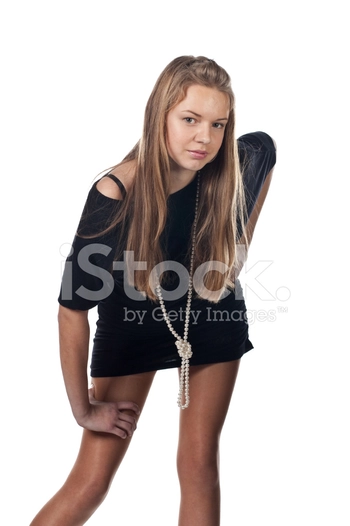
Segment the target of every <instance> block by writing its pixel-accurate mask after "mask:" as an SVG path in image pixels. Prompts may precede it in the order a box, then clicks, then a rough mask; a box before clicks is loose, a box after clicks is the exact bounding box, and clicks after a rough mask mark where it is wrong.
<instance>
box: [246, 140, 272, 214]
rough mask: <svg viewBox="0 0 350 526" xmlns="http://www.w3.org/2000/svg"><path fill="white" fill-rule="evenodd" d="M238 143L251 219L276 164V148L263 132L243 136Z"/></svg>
mask: <svg viewBox="0 0 350 526" xmlns="http://www.w3.org/2000/svg"><path fill="white" fill-rule="evenodd" d="M237 142H238V152H239V159H240V165H241V171H242V176H243V185H244V191H245V199H246V205H247V215H248V218H249V216H250V214H251V213H252V211H253V208H254V205H255V203H256V201H257V199H258V197H259V194H260V191H261V189H262V187H263V184H264V182H265V179H266V177H267V175H268V173H269V172H270V171H271V169H272V168H273V167H274V165H275V164H276V148H275V145H274V142H273V140H272V138H271V137H270V136H269V135H268V134H267V133H264V132H261V131H258V132H254V133H247V134H246V135H242V136H241V137H239V139H238V141H237Z"/></svg>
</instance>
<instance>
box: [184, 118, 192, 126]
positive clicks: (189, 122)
mask: <svg viewBox="0 0 350 526" xmlns="http://www.w3.org/2000/svg"><path fill="white" fill-rule="evenodd" d="M184 121H185V122H187V123H188V124H193V123H194V118H193V117H185V119H184Z"/></svg>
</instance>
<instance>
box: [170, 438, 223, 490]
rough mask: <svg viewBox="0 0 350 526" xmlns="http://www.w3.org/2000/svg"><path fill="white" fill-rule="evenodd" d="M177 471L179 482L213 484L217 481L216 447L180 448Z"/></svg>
mask: <svg viewBox="0 0 350 526" xmlns="http://www.w3.org/2000/svg"><path fill="white" fill-rule="evenodd" d="M177 471H178V476H179V480H180V484H201V485H204V486H211V487H212V486H215V485H216V484H218V482H219V463H218V448H217V447H210V448H206V447H197V448H194V449H192V450H191V449H187V448H186V449H180V450H179V452H178V456H177Z"/></svg>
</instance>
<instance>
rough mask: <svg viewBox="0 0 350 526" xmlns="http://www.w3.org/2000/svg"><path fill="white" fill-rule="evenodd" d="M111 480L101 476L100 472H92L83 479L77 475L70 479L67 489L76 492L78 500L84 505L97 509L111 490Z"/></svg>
mask: <svg viewBox="0 0 350 526" xmlns="http://www.w3.org/2000/svg"><path fill="white" fill-rule="evenodd" d="M111 482H112V481H111V480H109V479H107V478H105V477H101V476H100V475H99V474H96V475H94V474H90V475H89V476H88V477H84V478H83V479H81V480H77V479H76V478H75V477H74V478H72V479H68V481H67V484H66V489H67V490H68V491H69V492H74V494H75V495H76V501H78V500H79V501H80V502H81V505H82V506H83V507H86V506H88V507H91V508H92V509H96V508H97V507H98V506H99V505H100V504H101V503H102V502H103V500H104V499H105V497H106V496H107V493H108V491H109V488H110V485H111Z"/></svg>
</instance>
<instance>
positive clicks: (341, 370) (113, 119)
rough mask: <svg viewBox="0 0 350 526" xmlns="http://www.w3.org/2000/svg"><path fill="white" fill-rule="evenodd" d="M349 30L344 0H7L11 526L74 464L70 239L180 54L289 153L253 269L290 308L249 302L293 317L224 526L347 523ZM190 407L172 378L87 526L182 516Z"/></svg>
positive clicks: (264, 359) (243, 387)
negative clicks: (224, 84) (62, 312)
mask: <svg viewBox="0 0 350 526" xmlns="http://www.w3.org/2000/svg"><path fill="white" fill-rule="evenodd" d="M346 19H347V15H346V14H345V2H341V1H339V0H335V1H333V2H324V1H322V0H321V1H318V2H314V1H308V0H304V1H300V0H299V1H294V2H289V3H287V2H277V1H275V2H274V1H271V0H265V1H263V2H261V1H257V0H255V1H250V2H239V3H238V2H234V1H230V2H228V1H227V2H225V1H220V0H218V1H216V2H206V1H202V2H189V1H183V0H178V1H177V2H174V3H171V4H170V3H167V2H156V1H152V0H151V1H149V2H141V1H137V0H136V1H134V2H120V1H105V0H100V1H99V2H92V1H89V0H85V1H84V2H82V1H76V0H71V1H70V2H68V1H65V0H63V1H62V0H61V1H60V2H52V1H45V2H44V1H42V2H40V1H37V0H32V1H31V2H24V1H16V0H12V1H11V2H9V1H8V2H2V4H1V10H0V39H1V42H0V44H1V76H2V80H1V99H0V101H1V116H0V119H1V122H0V126H1V196H2V206H1V216H2V219H1V229H2V236H1V252H2V255H1V265H2V272H1V276H2V278H1V298H2V314H1V326H2V328H1V344H2V345H1V347H2V352H1V370H2V411H1V428H2V430H1V474H2V477H1V478H2V481H3V482H4V484H3V492H2V505H1V512H0V513H1V516H0V522H1V523H6V524H7V525H9V526H11V525H14V526H21V525H24V526H25V525H28V524H29V522H30V521H31V519H32V518H33V516H34V515H35V513H36V512H37V511H38V510H39V508H40V507H41V506H42V505H43V504H44V503H45V502H46V500H47V499H48V498H49V497H51V495H52V494H53V493H54V492H55V491H56V490H57V489H58V487H59V486H60V484H61V483H62V482H63V481H64V479H65V477H66V476H67V474H68V471H69V470H70V468H71V466H72V463H73V461H74V459H75V456H76V453H77V448H78V446H79V441H80V435H81V429H80V428H79V427H78V426H77V425H76V423H75V421H74V419H73V417H72V416H71V412H70V408H69V405H68V402H67V399H66V394H65V390H64V385H63V381H62V377H61V372H60V367H59V358H58V340H57V324H56V313H57V301H56V298H57V295H58V290H59V283H60V272H61V262H62V260H63V257H62V255H61V254H60V247H61V245H63V244H64V243H68V242H70V241H71V240H72V236H73V234H74V231H75V228H76V225H77V222H78V219H79V215H80V212H81V209H82V206H83V204H84V201H85V197H86V194H87V192H88V190H89V188H90V185H91V183H92V181H93V180H94V178H95V177H96V175H97V174H98V173H99V172H100V171H102V170H104V169H105V168H108V167H109V166H111V165H113V164H115V163H117V162H118V161H119V160H120V159H121V158H122V157H123V156H124V155H125V154H126V153H127V152H128V151H129V150H130V149H131V147H132V146H133V145H134V143H135V142H136V141H137V139H138V137H139V135H140V130H141V126H142V117H143V109H144V106H145V103H146V100H147V98H148V95H149V93H150V91H151V89H152V87H153V84H154V82H155V80H156V78H157V76H158V74H159V73H160V71H161V70H162V69H163V68H164V67H165V65H166V64H167V63H168V62H170V60H172V59H173V58H175V57H176V56H179V55H183V54H192V55H206V56H209V57H210V58H214V59H215V60H216V61H217V62H218V63H219V64H220V65H222V66H223V67H225V68H226V69H227V70H228V72H229V73H230V75H231V78H232V84H233V88H234V91H235V94H236V98H237V120H238V130H237V131H238V134H243V133H246V132H250V131H256V130H264V131H266V132H268V133H269V134H270V135H272V136H273V137H274V139H275V140H276V142H277V144H278V163H277V166H276V170H275V175H274V180H273V183H272V186H271V190H270V193H269V195H268V197H267V200H266V204H265V208H264V209H263V212H262V214H261V219H260V220H259V224H258V226H257V229H256V233H255V237H254V240H253V244H252V247H251V253H250V258H249V261H250V263H251V265H253V264H254V263H256V262H257V261H259V260H267V261H272V264H271V265H270V267H269V268H268V270H266V271H265V272H264V273H263V274H262V275H261V277H260V280H261V282H262V283H263V284H264V286H265V287H266V288H267V289H268V290H269V291H270V292H271V293H272V294H273V295H274V296H275V299H272V300H269V301H265V300H264V299H262V298H260V299H259V298H258V297H257V296H256V295H255V294H254V293H252V292H249V291H247V295H246V302H247V306H248V309H249V310H250V311H251V312H252V313H255V312H257V311H259V310H263V311H267V310H272V311H273V312H274V313H275V317H276V320H275V321H273V322H268V321H265V322H262V321H260V322H255V323H253V324H252V325H251V329H250V336H251V340H252V341H253V343H254V346H255V350H254V351H252V352H250V353H249V354H248V355H247V356H246V357H244V358H243V360H242V365H241V370H240V373H239V377H238V380H237V385H236V390H235V393H234V397H233V401H232V406H231V409H230V413H229V416H228V419H227V423H226V426H225V430H224V434H223V437H222V451H221V466H222V467H221V470H222V526H231V525H237V526H238V525H239V526H257V525H265V524H269V526H281V525H283V526H289V525H291V526H295V525H298V526H309V525H311V524H312V525H313V524H319V525H332V526H333V525H337V526H347V525H348V524H349V523H350V512H349V506H348V498H349V472H350V463H349V443H350V436H349V435H350V434H349V395H350V393H349V381H348V377H349V360H348V356H347V355H348V351H349V342H348V339H347V334H348V302H347V299H348V293H349V287H348V265H347V258H346V256H345V251H344V245H345V246H346V244H347V242H348V229H347V230H345V226H348V220H347V210H348V194H347V193H346V189H345V182H346V181H347V179H348V178H349V168H348V166H349V165H348V152H347V150H348V126H346V124H347V123H348V119H349V105H348V93H349V83H348V80H347V77H348V49H349V41H348V39H347V34H348V25H347V22H346ZM280 287H284V288H283V289H280ZM277 289H280V290H279V291H278V292H277V297H276V291H277ZM287 289H289V291H290V294H291V296H290V298H289V299H286V297H285V296H282V292H283V293H286V291H287ZM283 300H285V301H283ZM93 323H94V313H92V324H93ZM208 388H210V386H208ZM176 395H177V375H176V371H175V370H173V371H165V372H161V373H158V375H157V377H156V380H155V383H154V386H153V389H152V392H151V395H150V397H149V400H148V403H147V406H146V409H145V411H144V414H143V416H142V419H141V421H140V425H139V429H138V430H137V433H136V434H135V437H134V442H133V444H132V446H131V448H130V451H129V453H128V455H127V457H126V459H125V461H124V464H123V465H122V467H121V469H120V472H119V474H118V476H117V478H116V480H115V482H114V484H113V486H112V489H111V491H110V493H109V495H108V497H107V499H106V501H105V502H104V503H103V505H102V506H101V508H100V509H99V510H98V511H97V512H96V513H95V515H94V516H93V518H91V520H90V521H89V522H88V524H89V525H90V524H91V525H99V526H100V525H102V524H103V525H104V526H109V525H114V524H115V525H117V524H131V525H134V524H135V525H136V524H152V525H153V526H157V525H161V526H164V525H166V526H175V525H176V524H177V508H178V497H179V492H178V485H177V477H176V469H175V454H176V442H177V413H178V409H177V406H176ZM5 518H6V520H5ZM4 520H5V522H4ZM62 526H64V525H62Z"/></svg>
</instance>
